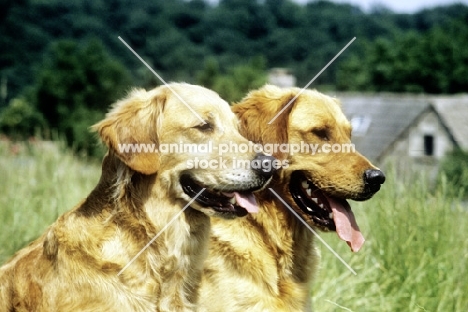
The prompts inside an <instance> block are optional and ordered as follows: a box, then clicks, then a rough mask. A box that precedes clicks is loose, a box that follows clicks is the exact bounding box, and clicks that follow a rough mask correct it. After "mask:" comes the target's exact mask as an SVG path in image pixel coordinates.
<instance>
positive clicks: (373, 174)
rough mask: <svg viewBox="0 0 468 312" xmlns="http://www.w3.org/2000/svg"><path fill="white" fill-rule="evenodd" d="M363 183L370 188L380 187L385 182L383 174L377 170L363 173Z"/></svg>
mask: <svg viewBox="0 0 468 312" xmlns="http://www.w3.org/2000/svg"><path fill="white" fill-rule="evenodd" d="M364 181H365V182H366V184H368V185H371V186H380V185H381V184H383V183H384V182H385V174H384V173H383V172H382V171H380V170H377V169H369V170H366V171H365V172H364Z"/></svg>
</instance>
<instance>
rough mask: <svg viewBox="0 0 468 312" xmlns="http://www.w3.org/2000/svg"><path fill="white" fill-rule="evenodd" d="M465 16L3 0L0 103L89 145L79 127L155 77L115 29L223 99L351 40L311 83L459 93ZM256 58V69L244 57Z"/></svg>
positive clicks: (305, 72) (281, 5)
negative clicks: (23, 102)
mask: <svg viewBox="0 0 468 312" xmlns="http://www.w3.org/2000/svg"><path fill="white" fill-rule="evenodd" d="M456 20H458V22H455V21H456ZM467 21H468V7H467V6H465V5H462V4H458V5H451V6H446V7H439V8H434V9H431V10H423V11H421V12H418V13H416V14H394V13H392V12H390V11H389V10H388V9H385V8H382V7H379V6H376V7H375V8H374V9H373V11H371V12H370V13H365V12H363V11H362V10H361V9H360V8H359V7H356V6H353V5H350V4H338V3H334V2H331V1H322V0H317V1H310V2H308V3H307V4H304V5H300V4H298V3H296V2H293V1H292V0H220V1H219V4H218V5H216V4H213V2H210V1H204V0H191V1H186V0H152V1H146V0H132V1H129V0H95V1H86V0H70V1H61V0H47V1H37V0H18V1H12V0H6V1H3V2H2V4H0V46H1V47H2V49H0V77H1V80H2V81H6V82H7V90H8V92H7V96H6V97H5V96H4V94H3V92H2V99H1V100H2V101H1V103H0V108H2V107H5V106H7V104H8V103H10V102H11V100H12V99H16V98H25V99H27V102H30V103H31V105H33V106H32V107H33V108H35V109H37V110H38V111H39V112H40V113H41V114H43V116H44V118H45V120H46V124H47V126H49V127H51V128H55V129H58V130H59V131H60V132H64V133H65V135H66V136H67V138H68V141H69V142H70V144H73V145H75V146H76V147H77V148H83V149H89V144H88V143H84V142H85V141H87V140H86V139H85V138H84V137H85V136H88V135H89V134H88V133H87V131H86V133H87V134H86V135H84V134H83V135H81V134H80V133H81V132H80V131H78V129H83V131H84V129H87V127H88V126H89V125H91V124H92V122H93V121H94V119H96V118H99V116H101V115H102V114H103V113H104V111H105V110H106V109H107V106H108V105H109V104H110V103H111V102H112V100H113V99H115V98H117V97H118V95H119V93H120V94H121V93H122V92H123V91H125V90H126V88H125V86H127V85H128V84H131V85H133V86H141V87H145V88H152V87H154V86H155V85H157V84H159V83H160V81H158V80H157V78H156V77H155V76H154V75H153V74H152V73H151V72H150V71H149V70H148V69H147V68H146V67H145V66H144V65H143V64H142V63H141V62H140V60H138V59H137V58H136V57H135V56H134V55H133V53H131V52H130V51H129V50H128V49H127V48H126V47H125V46H124V45H123V44H122V42H121V41H120V40H119V39H118V37H119V36H120V37H122V38H123V39H124V40H125V41H126V42H127V43H128V44H130V46H131V47H132V48H133V49H134V50H135V51H136V52H137V53H138V54H139V55H140V56H141V57H143V59H145V61H146V62H147V63H148V64H150V65H151V66H152V68H154V69H155V70H156V71H157V72H158V73H159V74H160V75H161V76H162V77H164V78H165V80H167V81H187V82H192V83H196V82H198V83H201V84H204V85H206V86H208V87H211V88H213V89H215V90H216V91H218V92H219V93H220V94H221V95H223V96H224V97H226V99H227V100H231V101H235V100H238V99H239V98H240V97H242V96H243V94H245V92H247V91H248V90H249V89H250V88H255V87H257V86H259V85H260V84H261V83H262V82H264V81H265V70H266V69H267V65H268V68H272V67H287V68H289V69H291V71H292V72H293V74H294V75H295V76H296V77H297V84H298V85H299V86H301V85H305V84H306V83H307V82H308V81H309V80H310V79H311V78H312V77H314V76H315V75H316V74H317V73H318V72H319V71H320V70H321V69H322V68H323V66H325V65H326V64H327V63H328V62H329V61H330V60H331V59H332V58H333V57H334V56H335V55H336V53H337V52H338V51H339V50H340V49H341V48H343V47H344V46H345V45H346V44H347V43H348V42H349V41H350V40H351V39H352V38H353V37H357V40H356V41H355V42H354V43H353V44H352V45H351V46H350V47H349V48H348V50H346V51H345V53H343V54H342V55H341V56H340V57H339V59H337V60H336V61H335V62H334V63H333V64H332V65H331V66H329V67H328V68H327V70H326V71H325V72H323V73H322V74H321V75H320V77H319V78H318V79H317V80H316V81H315V82H314V84H315V85H317V84H320V85H329V86H331V87H332V88H333V86H335V85H336V86H337V87H338V88H339V89H342V90H373V91H411V92H430V93H438V92H446V93H452V92H460V91H465V92H466V89H467V88H466V87H467V86H466V79H465V77H466V76H467V70H468V69H467V68H468V65H467V64H468V62H467V51H468V50H467V49H466V42H467V41H466V40H467V39H466V38H468V34H467V27H468V26H467V24H468V23H467ZM92 38H99V42H100V43H97V42H96V40H94V41H93V39H92ZM88 42H90V43H88ZM93 42H94V43H93ZM109 55H112V56H113V58H110V57H109ZM257 56H260V58H259V60H261V61H260V62H259V64H261V65H258V64H255V61H250V62H249V61H248V60H254V59H256V57H257ZM205 60H207V61H206V62H205ZM208 60H210V61H208ZM252 62H253V63H252ZM266 64H267V65H266ZM123 67H125V68H127V69H128V70H129V74H124V72H125V70H124V69H123ZM262 71H263V72H262ZM31 88H32V89H33V90H35V93H34V96H30V95H29V93H28V91H27V90H29V89H31ZM2 90H3V89H2ZM11 109H12V108H11ZM5 112H6V111H5ZM84 116H89V118H88V120H86V118H84ZM25 131H26V130H25ZM72 142H73V143H72ZM80 142H81V143H80Z"/></svg>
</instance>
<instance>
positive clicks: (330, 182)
mask: <svg viewBox="0 0 468 312" xmlns="http://www.w3.org/2000/svg"><path fill="white" fill-rule="evenodd" d="M296 96H297V98H295V97H296ZM292 100H294V101H293V102H292V104H291V105H289V106H287V104H288V103H289V102H290V101H292ZM286 106H287V107H286ZM232 109H233V111H234V112H235V113H236V114H237V116H238V117H239V119H240V120H241V124H242V126H241V133H242V134H243V135H244V136H246V137H247V138H248V139H249V140H252V141H253V142H256V143H260V144H262V145H263V146H264V147H265V151H266V152H268V151H267V150H266V147H267V146H268V145H267V144H270V149H271V146H273V145H274V144H277V146H279V145H278V144H282V143H287V144H289V145H288V146H290V149H291V150H289V151H288V150H286V149H285V148H284V147H283V149H282V150H280V149H278V150H277V151H276V152H275V156H276V158H278V160H282V161H284V160H286V161H287V165H288V166H283V168H282V169H281V170H280V171H278V172H277V173H276V174H275V175H274V177H273V181H272V182H271V184H270V186H271V188H272V189H273V190H274V192H276V193H277V194H278V195H279V197H281V199H283V200H284V201H285V202H286V203H287V204H288V205H289V206H290V207H292V208H293V209H294V210H295V211H296V212H297V213H298V214H299V215H300V216H301V217H302V218H303V219H305V221H307V222H308V224H309V225H310V226H312V227H313V228H315V229H321V230H323V231H336V233H337V234H338V236H339V237H340V238H341V239H342V240H344V241H346V242H347V243H348V245H349V246H350V247H351V249H352V250H353V251H357V250H358V249H359V248H360V247H361V245H362V244H363V242H364V238H363V236H362V234H361V232H360V231H359V227H358V225H357V223H356V220H355V218H354V215H353V212H352V210H351V208H350V206H349V204H348V203H347V201H346V200H347V199H352V200H358V201H361V200H367V199H369V198H371V197H372V196H373V195H374V194H375V193H376V192H377V191H378V190H379V189H380V186H381V184H382V183H383V182H384V180H385V176H384V175H383V173H382V172H381V171H380V170H378V169H377V168H376V167H375V166H373V165H372V164H371V163H370V162H369V160H367V159H366V158H365V157H363V156H362V155H361V154H359V153H358V152H355V151H353V150H349V151H348V150H346V151H343V152H341V153H340V152H335V153H333V152H331V151H330V147H331V146H332V144H333V146H337V145H335V144H339V145H340V146H341V145H343V146H344V147H346V146H349V144H350V143H351V125H350V123H349V122H348V120H347V119H346V117H345V116H344V114H343V113H342V111H341V107H340V103H339V102H338V100H336V99H334V98H331V97H329V96H326V95H323V94H321V93H319V92H317V91H313V90H304V92H302V93H301V90H300V89H298V88H286V89H280V88H277V87H274V86H265V87H263V88H261V89H259V90H256V91H252V92H251V93H249V94H248V95H247V96H246V97H245V98H244V99H243V100H242V101H241V102H240V103H238V104H236V105H234V106H233V108H232ZM282 109H284V111H283V112H282V113H281V114H280V115H279V116H278V117H277V118H276V119H275V120H274V121H273V122H272V123H271V125H269V124H268V123H269V122H270V121H271V120H272V119H273V118H274V117H275V116H276V115H277V114H278V113H279V112H280V111H281V110H282ZM301 144H302V146H304V145H305V144H313V145H314V146H316V147H321V148H322V149H323V150H322V152H318V151H316V152H315V153H314V152H312V151H309V152H307V151H305V150H304V151H301V152H292V150H293V146H294V145H295V146H296V147H297V146H301ZM309 146H310V145H309ZM346 148H347V147H346ZM304 149H305V148H304ZM327 151H328V152H327ZM335 151H337V149H336V148H335ZM256 197H257V202H258V204H259V206H260V212H259V213H258V214H255V215H254V214H250V215H248V216H247V217H245V218H241V219H236V220H233V222H231V223H228V222H225V221H223V220H213V223H212V229H211V240H210V250H209V256H208V258H207V260H206V261H205V269H204V274H203V277H202V287H201V291H200V309H199V311H211V312H214V311H216V312H221V311H228V312H237V311H238V312H245V311H261V312H267V311H270V312H278V311H288V312H293V311H308V310H310V309H311V307H310V301H311V300H310V286H311V283H312V281H313V278H314V272H315V271H316V268H317V265H318V263H317V262H318V254H317V252H316V249H315V247H314V235H313V233H311V231H310V230H309V229H307V227H306V226H304V225H303V224H302V223H301V222H300V221H299V220H298V219H297V218H296V217H295V216H294V215H293V214H292V213H291V212H290V211H289V209H288V208H287V207H286V206H285V205H284V204H283V203H282V202H281V200H280V199H278V198H277V197H276V195H275V194H274V193H273V192H271V191H270V190H267V189H266V190H263V191H261V192H259V193H257V196H256Z"/></svg>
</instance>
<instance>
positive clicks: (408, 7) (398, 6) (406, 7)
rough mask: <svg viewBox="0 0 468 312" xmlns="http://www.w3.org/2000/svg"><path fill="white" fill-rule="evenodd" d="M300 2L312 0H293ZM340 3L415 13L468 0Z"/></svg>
mask: <svg viewBox="0 0 468 312" xmlns="http://www.w3.org/2000/svg"><path fill="white" fill-rule="evenodd" d="M293 1H295V2H298V3H306V2H311V1H312V0H293ZM332 1H333V2H339V3H351V4H354V5H357V6H359V7H361V8H362V9H363V10H364V11H367V10H369V9H370V8H371V7H372V6H373V5H375V4H383V5H384V6H385V7H387V8H389V9H391V10H392V11H394V12H396V13H414V12H416V11H419V10H421V9H423V8H428V7H434V6H439V5H447V4H452V3H464V4H467V5H468V0H458V1H457V0H332Z"/></svg>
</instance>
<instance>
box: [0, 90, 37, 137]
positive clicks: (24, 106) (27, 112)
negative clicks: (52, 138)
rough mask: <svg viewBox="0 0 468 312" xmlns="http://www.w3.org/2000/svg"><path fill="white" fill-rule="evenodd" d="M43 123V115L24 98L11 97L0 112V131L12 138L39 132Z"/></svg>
mask: <svg viewBox="0 0 468 312" xmlns="http://www.w3.org/2000/svg"><path fill="white" fill-rule="evenodd" d="M45 125H46V122H45V119H44V116H43V115H42V114H41V113H40V112H39V111H38V110H37V109H36V108H35V107H34V106H33V105H31V103H30V102H28V101H27V100H26V99H24V98H15V99H12V100H11V101H10V103H9V105H8V106H7V107H5V108H4V109H3V110H2V111H1V112H0V131H1V132H3V133H4V134H6V135H8V136H10V137H12V138H14V139H25V138H27V137H29V136H33V135H36V134H38V132H39V134H40V131H41V129H44V127H45Z"/></svg>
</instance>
